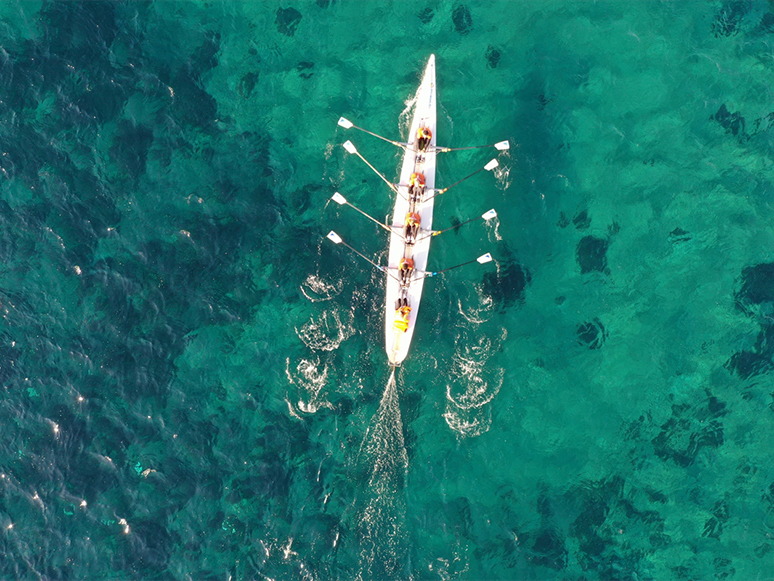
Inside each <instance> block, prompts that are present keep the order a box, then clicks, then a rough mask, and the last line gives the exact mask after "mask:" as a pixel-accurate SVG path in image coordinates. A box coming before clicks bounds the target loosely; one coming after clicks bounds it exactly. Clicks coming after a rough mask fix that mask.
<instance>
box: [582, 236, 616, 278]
mask: <svg viewBox="0 0 774 581" xmlns="http://www.w3.org/2000/svg"><path fill="white" fill-rule="evenodd" d="M609 245H610V242H609V241H608V240H607V239H605V238H597V237H596V236H584V237H583V238H581V240H580V242H578V247H577V248H576V250H575V258H576V259H577V261H578V265H579V266H580V269H581V274H586V273H588V272H607V248H608V246H609Z"/></svg>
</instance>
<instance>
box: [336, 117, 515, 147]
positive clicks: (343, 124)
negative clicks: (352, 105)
mask: <svg viewBox="0 0 774 581" xmlns="http://www.w3.org/2000/svg"><path fill="white" fill-rule="evenodd" d="M339 127H343V128H344V129H350V128H351V127H353V124H352V121H350V120H349V119H344V117H342V118H341V119H339ZM506 143H508V142H507V141H506Z"/></svg>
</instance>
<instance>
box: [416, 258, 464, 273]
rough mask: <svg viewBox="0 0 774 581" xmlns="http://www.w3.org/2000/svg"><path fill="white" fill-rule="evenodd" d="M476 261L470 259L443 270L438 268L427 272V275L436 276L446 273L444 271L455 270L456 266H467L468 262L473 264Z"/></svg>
mask: <svg viewBox="0 0 774 581" xmlns="http://www.w3.org/2000/svg"><path fill="white" fill-rule="evenodd" d="M474 262H476V259H473V260H468V261H467V262H463V263H462V264H458V265H456V266H450V267H449V268H444V269H443V270H438V271H436V272H426V273H425V276H427V277H432V276H436V275H438V274H441V273H444V272H449V271H450V270H454V269H455V268H460V267H461V266H466V265H468V264H473V263H474Z"/></svg>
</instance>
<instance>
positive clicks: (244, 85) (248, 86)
mask: <svg viewBox="0 0 774 581" xmlns="http://www.w3.org/2000/svg"><path fill="white" fill-rule="evenodd" d="M258 75H259V72H258V71H255V72H249V73H245V74H244V76H242V78H241V79H240V81H239V85H238V86H237V91H238V92H239V94H240V95H242V98H244V99H247V98H249V97H250V95H252V93H253V89H254V88H255V85H256V83H257V82H258Z"/></svg>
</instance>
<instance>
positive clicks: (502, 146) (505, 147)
mask: <svg viewBox="0 0 774 581" xmlns="http://www.w3.org/2000/svg"><path fill="white" fill-rule="evenodd" d="M339 125H341V123H339ZM510 148H511V144H510V143H509V142H508V141H507V140H506V141H501V142H500V143H495V149H497V150H498V151H506V150H508V149H510Z"/></svg>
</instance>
